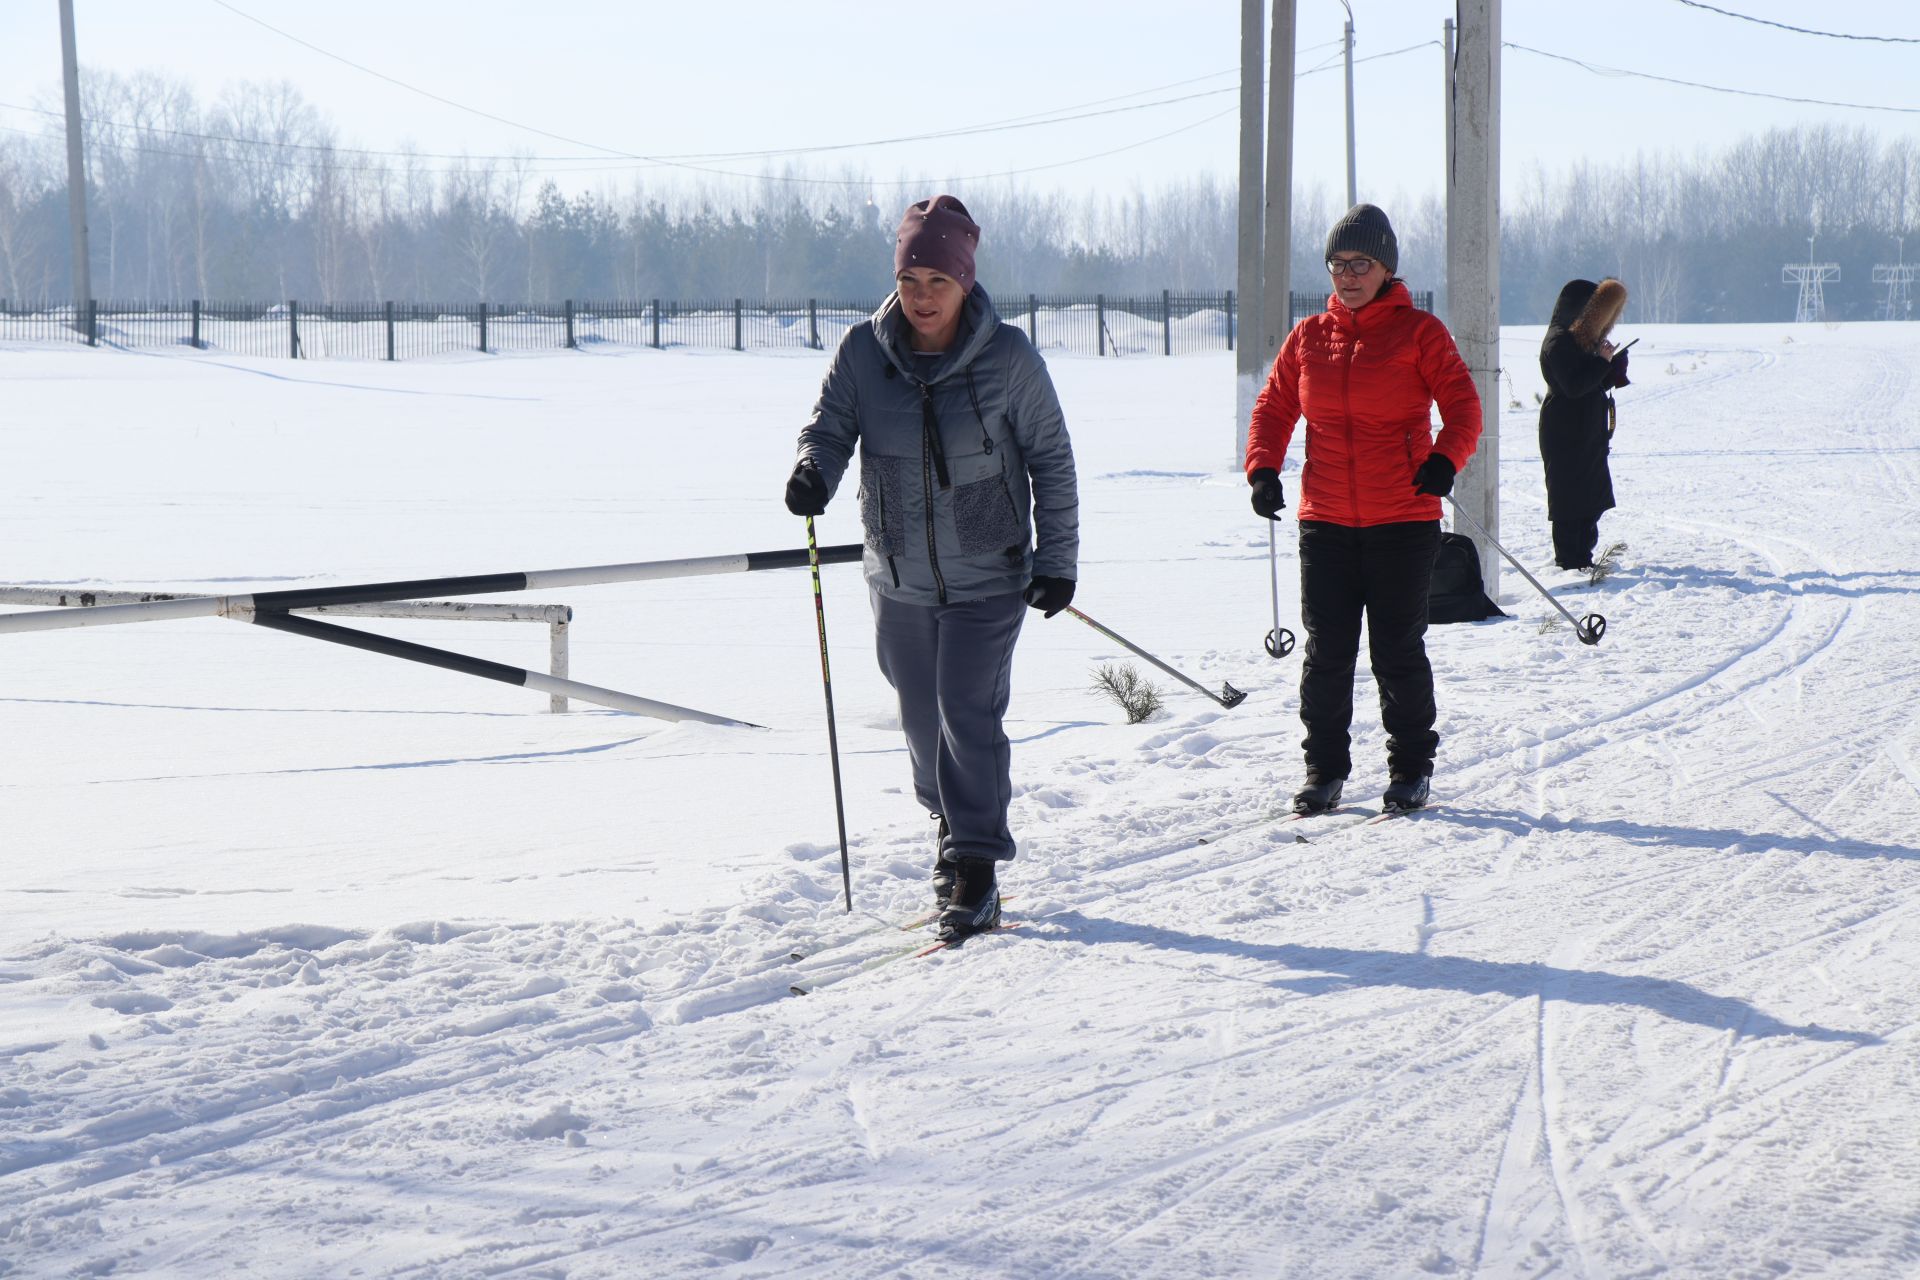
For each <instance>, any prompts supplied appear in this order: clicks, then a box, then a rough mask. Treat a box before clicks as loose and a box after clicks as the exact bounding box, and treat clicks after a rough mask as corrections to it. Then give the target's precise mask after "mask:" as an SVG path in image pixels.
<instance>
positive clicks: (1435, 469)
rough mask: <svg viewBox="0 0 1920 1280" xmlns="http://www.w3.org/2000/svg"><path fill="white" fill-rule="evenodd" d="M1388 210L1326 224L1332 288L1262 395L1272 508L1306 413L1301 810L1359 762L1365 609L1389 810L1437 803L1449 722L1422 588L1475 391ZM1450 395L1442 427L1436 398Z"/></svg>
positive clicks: (1260, 491)
mask: <svg viewBox="0 0 1920 1280" xmlns="http://www.w3.org/2000/svg"><path fill="white" fill-rule="evenodd" d="M1399 262H1400V251H1399V245H1398V243H1397V242H1396V241H1395V239H1394V234H1393V226H1392V224H1391V223H1389V222H1388V221H1387V215H1386V214H1385V213H1382V212H1381V211H1380V210H1379V209H1377V208H1375V207H1374V206H1373V205H1370V204H1359V205H1355V206H1354V207H1353V208H1352V209H1350V210H1349V211H1348V212H1347V215H1346V216H1345V217H1344V218H1342V219H1340V221H1339V222H1337V223H1335V224H1334V227H1333V231H1332V232H1331V233H1330V234H1329V235H1328V236H1327V270H1328V272H1330V273H1331V274H1332V277H1333V296H1332V297H1331V298H1329V299H1328V300H1327V309H1326V311H1324V312H1323V313H1321V314H1320V315H1317V316H1313V317H1311V318H1309V319H1307V320H1303V321H1301V322H1300V324H1299V325H1298V326H1296V327H1295V328H1294V330H1293V332H1292V333H1290V334H1288V335H1287V340H1286V341H1285V342H1284V343H1283V344H1281V347H1280V354H1279V356H1278V357H1277V358H1276V359H1275V360H1274V362H1273V373H1272V375H1271V376H1269V377H1268V379H1267V385H1266V387H1265V388H1264V389H1263V390H1262V391H1261V392H1260V397H1259V399H1258V400H1257V401H1256V402H1255V404H1254V407H1253V422H1252V425H1251V427H1250V429H1249V430H1248V433H1247V482H1248V483H1249V484H1251V485H1252V486H1253V509H1254V511H1256V512H1257V513H1259V514H1260V515H1262V516H1265V517H1266V518H1267V519H1269V520H1277V519H1278V518H1279V511H1280V509H1281V508H1282V507H1284V506H1285V505H1286V502H1285V498H1284V494H1283V492H1282V489H1281V484H1280V467H1281V464H1282V462H1284V461H1285V460H1286V456H1287V444H1288V442H1289V441H1290V440H1291V439H1292V438H1293V428H1294V424H1295V423H1297V422H1298V421H1299V420H1300V418H1301V416H1302V415H1304V416H1305V417H1306V420H1307V433H1306V461H1305V463H1304V464H1303V465H1302V467H1301V472H1300V486H1301V499H1300V511H1299V521H1300V605H1301V615H1302V620H1303V622H1304V624H1305V626H1306V630H1307V656H1306V661H1305V662H1304V663H1303V664H1302V667H1301V671H1300V719H1301V720H1302V721H1304V722H1305V724H1306V727H1307V736H1306V738H1305V739H1304V740H1303V741H1302V743H1301V745H1302V746H1303V747H1304V748H1305V749H1306V756H1307V778H1306V785H1305V786H1304V787H1303V788H1302V789H1301V790H1300V792H1299V794H1298V795H1296V796H1295V797H1294V800H1293V807H1294V811H1295V812H1297V813H1319V812H1321V811H1323V810H1325V809H1330V808H1332V807H1333V806H1335V805H1337V804H1339V803H1340V792H1341V789H1342V787H1343V785H1344V784H1345V782H1346V778H1347V774H1348V773H1349V772H1350V771H1351V770H1352V767H1353V760H1352V756H1351V754H1350V746H1351V738H1350V736H1349V733H1348V730H1349V727H1350V726H1351V725H1352V723H1353V669H1354V663H1355V661H1356V660H1357V659H1358V657H1359V653H1360V621H1361V617H1362V615H1364V616H1365V618H1366V623H1367V642H1368V643H1367V648H1368V654H1369V656H1370V658H1371V659H1372V665H1373V677H1374V681H1375V683H1377V684H1378V685H1379V688H1380V720H1381V723H1382V724H1383V725H1384V726H1385V727H1386V730H1387V773H1388V779H1389V782H1388V786H1387V789H1386V794H1385V796H1384V801H1385V804H1386V806H1387V807H1388V808H1389V809H1399V810H1405V809H1417V808H1419V807H1420V806H1421V805H1423V804H1425V803H1426V800H1427V788H1428V780H1429V778H1430V777H1431V776H1432V774H1433V756H1434V750H1435V748H1436V747H1437V746H1438V745H1439V741H1440V738H1439V735H1438V734H1436V733H1435V732H1434V731H1433V724H1434V706H1433V668H1432V667H1431V666H1429V665H1428V663H1427V649H1426V644H1425V642H1424V640H1423V637H1424V636H1425V635H1426V631H1427V589H1428V586H1429V584H1430V581H1431V579H1432V576H1433V556H1434V551H1435V549H1436V548H1437V547H1438V546H1439V544H1440V499H1441V498H1442V497H1444V496H1445V495H1446V494H1447V493H1448V492H1449V491H1451V490H1452V488H1453V477H1454V474H1455V473H1456V472H1457V471H1459V470H1460V468H1461V467H1464V466H1465V465H1466V464H1467V459H1469V458H1471V457H1472V456H1473V450H1474V446H1475V445H1476V444H1478V443H1479V440H1480V397H1479V395H1478V393H1476V392H1475V391H1474V388H1473V377H1472V375H1471V374H1469V373H1468V372H1467V366H1466V364H1465V362H1463V361H1462V360H1461V359H1460V352H1459V350H1458V348H1456V347H1455V346H1454V344H1453V338H1452V336H1451V335H1450V334H1448V332H1447V328H1446V326H1445V325H1443V324H1441V323H1440V321H1439V320H1438V319H1436V318H1435V317H1433V316H1431V315H1428V314H1427V313H1426V312H1423V311H1418V310H1415V309H1414V305H1413V297H1412V295H1411V294H1409V293H1408V292H1407V286H1406V285H1405V284H1404V283H1403V282H1401V281H1400V280H1399V279H1398V278H1396V277H1395V276H1394V274H1393V272H1394V268H1395V267H1397V266H1398V265H1399ZM1434 404H1438V405H1439V406H1440V419H1441V422H1442V424H1443V425H1442V429H1441V431H1440V437H1439V439H1438V440H1437V441H1436V440H1435V439H1434V437H1433V428H1432V425H1431V422H1430V406H1432V405H1434Z"/></svg>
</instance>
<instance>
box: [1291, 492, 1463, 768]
mask: <svg viewBox="0 0 1920 1280" xmlns="http://www.w3.org/2000/svg"><path fill="white" fill-rule="evenodd" d="M1439 546H1440V524H1439V522H1438V521H1437V520H1416V521H1410V522H1407V523H1402V524H1377V525H1370V526H1368V527H1366V528H1353V527H1351V526H1348V525H1340V524H1328V523H1326V522H1325V521H1320V520H1302V521H1301V522H1300V615H1301V619H1302V621H1303V622H1304V624H1305V626H1306V629H1307V657H1306V661H1305V662H1303V663H1302V664H1301V667H1300V719H1301V720H1302V721H1303V722H1304V723H1305V724H1306V727H1307V736H1306V738H1305V739H1304V740H1303V741H1302V742H1301V744H1300V745H1301V746H1302V747H1304V748H1305V749H1306V753H1307V769H1308V770H1309V771H1310V772H1313V773H1317V774H1319V775H1321V776H1322V777H1332V778H1344V777H1346V776H1347V774H1348V773H1349V772H1351V771H1352V768H1353V756H1352V750H1351V748H1352V737H1351V734H1350V733H1349V730H1350V729H1351V727H1352V725H1353V672H1354V665H1355V663H1356V662H1357V660H1358V659H1359V656H1360V623H1361V619H1362V617H1363V616H1364V618H1365V620H1366V625H1367V653H1368V657H1369V658H1370V659H1371V661H1372V665H1373V678H1374V682H1375V683H1376V684H1377V685H1379V687H1380V721H1381V723H1382V724H1383V725H1384V726H1385V727H1386V730H1387V769H1388V771H1389V772H1390V773H1392V774H1394V775H1396V776H1406V775H1412V776H1424V775H1426V774H1430V773H1432V772H1433V754H1434V750H1435V749H1436V748H1437V747H1438V746H1439V743H1440V737H1439V735H1438V734H1436V733H1435V732H1434V731H1433V722H1434V706H1433V668H1432V667H1431V666H1430V665H1429V664H1428V662H1427V646H1426V641H1425V639H1424V637H1425V636H1426V634H1427V592H1428V590H1429V589H1430V588H1431V586H1432V584H1433V557H1434V552H1435V551H1436V550H1437V549H1438V548H1439Z"/></svg>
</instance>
